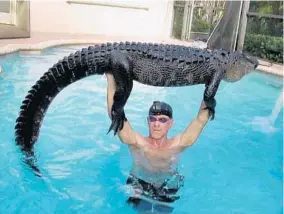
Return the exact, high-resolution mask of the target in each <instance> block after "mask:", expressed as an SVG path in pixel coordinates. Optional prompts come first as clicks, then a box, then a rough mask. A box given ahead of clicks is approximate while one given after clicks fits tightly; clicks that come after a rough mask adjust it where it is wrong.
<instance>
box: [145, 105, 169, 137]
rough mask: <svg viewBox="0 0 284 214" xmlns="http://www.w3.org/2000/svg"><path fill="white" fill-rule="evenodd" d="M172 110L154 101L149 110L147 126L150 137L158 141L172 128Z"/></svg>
mask: <svg viewBox="0 0 284 214" xmlns="http://www.w3.org/2000/svg"><path fill="white" fill-rule="evenodd" d="M172 117H173V110H172V107H171V106H170V105H169V104H167V103H164V102H160V101H154V102H153V104H152V105H151V107H150V109H149V115H148V124H149V132H150V136H151V137H152V138H154V139H156V140H159V139H161V138H163V137H164V136H166V135H167V134H168V130H169V129H170V128H171V127H172V123H173V120H172Z"/></svg>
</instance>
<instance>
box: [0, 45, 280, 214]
mask: <svg viewBox="0 0 284 214" xmlns="http://www.w3.org/2000/svg"><path fill="white" fill-rule="evenodd" d="M80 48H81V47H78V46H70V47H58V48H50V49H47V50H45V51H44V52H43V53H42V54H39V55H27V54H26V55H25V54H18V53H16V54H12V55H9V56H5V57H2V58H0V64H1V65H2V67H3V70H4V72H3V73H2V74H0V213H13V214H14V213H29V214H30V213H48V214H49V213H60V214H61V213H126V214H131V213H135V211H134V210H133V209H132V208H130V207H129V206H128V205H126V203H125V200H126V199H127V191H126V190H125V181H126V179H127V176H128V170H129V169H130V166H131V156H130V154H129V151H128V148H127V146H125V145H123V144H121V143H120V141H119V140H118V138H117V137H113V135H112V134H109V135H106V132H107V130H108V127H109V125H110V121H109V119H108V116H107V111H106V79H105V77H104V76H91V77H88V78H85V79H83V80H81V81H78V82H76V83H73V84H72V85H70V86H69V87H67V88H65V89H64V90H63V91H61V93H60V94H59V95H58V96H57V97H56V98H55V99H54V101H53V102H52V104H51V105H50V107H49V109H48V111H47V114H46V116H45V119H44V122H43V124H42V128H41V130H40V137H39V140H38V142H37V144H36V146H35V149H36V156H37V160H38V165H39V167H40V169H41V170H42V172H43V174H44V175H45V179H44V180H43V179H40V178H38V177H35V176H34V174H33V173H32V172H31V170H30V169H28V168H27V167H26V166H25V165H24V164H23V163H22V160H21V158H22V156H21V153H20V152H19V150H18V148H17V147H16V146H15V143H14V138H13V137H14V125H15V120H16V117H17V115H18V112H19V108H20V105H21V102H22V100H23V98H24V97H25V96H26V94H27V91H28V90H29V89H30V87H31V86H32V85H33V84H34V83H35V81H36V80H37V79H38V78H40V76H41V75H42V74H43V73H44V72H46V71H47V69H48V68H49V67H51V66H52V65H53V64H54V63H56V62H57V61H58V60H59V59H61V58H62V57H63V56H65V55H68V54H69V53H71V52H74V51H75V50H77V49H80ZM281 87H282V80H281V79H277V78H275V77H271V76H267V75H264V74H261V73H252V74H250V75H248V76H246V77H244V78H243V79H242V80H241V81H239V82H237V83H234V84H230V83H225V82H222V84H221V86H220V89H219V91H218V93H217V95H216V99H217V107H216V118H215V120H214V121H210V122H209V123H208V125H207V126H206V128H205V129H204V131H203V133H202V134H201V136H200V138H199V139H198V141H197V142H196V144H195V145H194V146H193V147H191V148H189V149H187V150H186V151H185V152H184V153H183V154H182V156H181V159H180V172H181V173H182V174H183V175H184V176H185V183H184V187H183V188H182V189H181V191H180V194H181V199H180V200H178V201H177V202H176V203H175V204H174V208H175V209H174V213H197V214H199V213H200V214H203V213H204V214H207V213H208V214H228V213H240V214H268V213H269V214H278V213H282V208H283V205H282V190H283V188H282V180H283V176H282V172H283V171H282V158H283V155H282V151H283V141H282V139H283V125H282V124H283V109H282V110H281V111H280V112H279V115H278V117H277V118H276V120H275V123H274V125H273V126H272V125H271V124H269V123H266V122H265V121H267V118H268V117H269V116H270V115H271V114H272V112H273V109H274V105H275V103H276V102H277V99H278V97H279V96H280V93H281V90H282V88H281ZM203 90H204V86H203V85H198V86H191V87H183V88H154V87H151V86H145V85H141V84H138V83H135V84H134V88H133V91H132V94H131V96H130V98H129V101H128V103H127V106H126V109H125V110H126V115H127V117H128V119H129V120H130V122H131V124H132V126H133V127H134V129H135V130H137V131H139V132H141V133H142V134H144V135H147V133H148V132H147V123H146V115H147V111H148V107H149V106H150V104H151V103H152V101H154V100H163V101H166V102H168V103H170V104H171V105H172V107H173V109H174V119H175V123H174V127H173V128H172V130H171V131H170V136H173V135H175V134H177V133H179V132H181V131H183V130H184V129H185V127H186V126H187V124H188V123H189V122H190V121H191V120H192V119H193V118H194V117H195V116H196V113H197V111H198V108H199V104H200V101H201V98H202V94H203Z"/></svg>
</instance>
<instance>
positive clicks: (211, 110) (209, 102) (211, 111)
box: [204, 98, 216, 120]
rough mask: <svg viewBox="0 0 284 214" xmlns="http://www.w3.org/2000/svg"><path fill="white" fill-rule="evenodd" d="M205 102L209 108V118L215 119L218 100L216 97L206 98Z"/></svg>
mask: <svg viewBox="0 0 284 214" xmlns="http://www.w3.org/2000/svg"><path fill="white" fill-rule="evenodd" d="M204 102H205V104H206V108H205V109H208V110H209V118H211V120H214V118H215V107H216V100H215V99H214V98H212V99H209V100H208V99H206V100H204Z"/></svg>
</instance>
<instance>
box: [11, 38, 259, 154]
mask: <svg viewBox="0 0 284 214" xmlns="http://www.w3.org/2000/svg"><path fill="white" fill-rule="evenodd" d="M257 65H258V62H257V61H256V60H255V59H253V58H250V57H248V56H245V55H244V54H242V53H240V52H227V51H224V50H208V49H197V48H191V47H186V46H180V45H167V44H152V43H135V42H120V43H106V44H101V45H95V46H90V47H88V48H83V49H82V50H81V51H77V52H76V53H74V54H70V55H69V56H67V57H64V59H63V60H60V61H59V62H57V63H56V64H54V65H53V66H52V67H51V68H50V69H49V70H48V71H47V72H46V73H44V74H43V75H42V77H41V78H40V79H39V80H38V81H37V82H36V83H35V85H34V86H32V88H31V90H30V91H29V92H28V94H27V96H26V97H25V99H24V101H23V102H22V106H21V107H20V108H21V110H20V113H19V116H18V118H17V120H16V126H15V139H16V143H17V144H18V145H19V146H20V147H21V149H22V150H23V151H25V152H27V153H30V154H31V153H33V145H34V143H35V142H36V140H37V139H38V135H39V130H40V126H41V124H42V121H43V118H44V115H45V113H46V111H47V109H48V107H49V105H50V103H51V102H52V100H53V99H54V98H55V96H56V95H57V94H58V93H59V92H60V91H61V90H62V89H63V88H65V87H66V86H68V85H70V84H72V83H73V82H75V81H78V80H80V79H82V78H84V77H87V76H90V75H103V74H105V73H111V74H112V75H113V76H114V79H115V82H116V85H117V87H116V92H115V95H114V103H113V106H112V124H111V126H110V128H109V131H110V130H113V131H114V134H116V133H117V131H118V130H120V129H122V128H123V121H124V120H126V117H125V114H124V110H123V109H124V106H125V104H126V102H127V99H128V97H129V96H130V93H131V90H132V86H133V80H134V81H137V82H139V83H142V84H146V85H151V86H160V87H180V86H189V85H196V84H205V91H204V97H203V99H204V101H205V103H206V106H207V108H208V109H209V112H210V116H211V119H213V118H214V114H215V111H214V107H215V105H216V102H215V99H214V96H215V94H216V92H217V89H218V86H219V84H220V82H221V80H222V79H223V80H226V81H229V82H235V81H238V80H240V79H241V78H242V77H243V76H244V75H245V74H247V73H248V72H250V71H252V70H254V69H255V68H256V67H257Z"/></svg>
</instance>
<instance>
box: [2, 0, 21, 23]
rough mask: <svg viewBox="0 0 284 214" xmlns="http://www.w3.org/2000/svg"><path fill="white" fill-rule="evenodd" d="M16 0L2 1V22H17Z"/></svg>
mask: <svg viewBox="0 0 284 214" xmlns="http://www.w3.org/2000/svg"><path fill="white" fill-rule="evenodd" d="M16 5H17V2H16V0H10V1H0V24H9V25H15V24H16Z"/></svg>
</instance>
